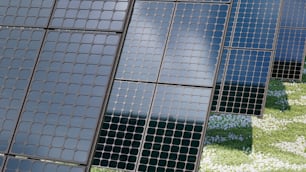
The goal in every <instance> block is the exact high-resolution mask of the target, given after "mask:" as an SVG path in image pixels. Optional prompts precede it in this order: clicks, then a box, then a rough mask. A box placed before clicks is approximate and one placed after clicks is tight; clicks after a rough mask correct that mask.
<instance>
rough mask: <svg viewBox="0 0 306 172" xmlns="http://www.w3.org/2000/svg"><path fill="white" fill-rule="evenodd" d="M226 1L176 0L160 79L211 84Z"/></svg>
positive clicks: (219, 43)
mask: <svg viewBox="0 0 306 172" xmlns="http://www.w3.org/2000/svg"><path fill="white" fill-rule="evenodd" d="M227 12H228V5H218V4H197V3H178V5H177V8H176V11H175V14H174V20H173V24H172V29H171V31H170V32H171V33H170V36H169V42H168V44H167V50H166V55H165V58H164V60H163V63H162V68H161V74H160V78H159V82H163V83H175V84H182V85H197V86H208V87H212V86H213V78H214V75H215V70H216V65H217V61H218V56H219V54H220V49H221V46H222V37H223V33H224V28H225V22H226V17H227Z"/></svg>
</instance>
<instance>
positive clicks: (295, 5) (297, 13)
mask: <svg viewBox="0 0 306 172" xmlns="http://www.w3.org/2000/svg"><path fill="white" fill-rule="evenodd" d="M305 8H306V2H305V1H301V0H283V8H282V14H281V15H282V18H281V22H280V26H281V27H290V28H306V12H305Z"/></svg>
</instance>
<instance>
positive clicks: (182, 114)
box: [138, 85, 211, 171]
mask: <svg viewBox="0 0 306 172" xmlns="http://www.w3.org/2000/svg"><path fill="white" fill-rule="evenodd" d="M210 94H211V89H210V88H196V87H184V86H167V85H158V86H157V92H156V97H155V99H154V102H153V108H152V115H151V117H150V120H149V126H148V128H147V132H146V135H145V141H144V145H143V150H142V153H141V157H140V158H141V159H140V165H139V168H138V171H196V170H197V169H196V161H197V159H198V156H199V153H200V152H201V150H200V147H201V144H202V143H201V140H203V139H202V134H203V130H204V126H205V122H206V114H207V112H208V108H209V99H210Z"/></svg>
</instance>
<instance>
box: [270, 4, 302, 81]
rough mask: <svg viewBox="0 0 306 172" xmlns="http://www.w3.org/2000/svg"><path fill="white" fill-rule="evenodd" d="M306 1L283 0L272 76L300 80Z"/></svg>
mask: <svg viewBox="0 0 306 172" xmlns="http://www.w3.org/2000/svg"><path fill="white" fill-rule="evenodd" d="M305 8H306V2H305V1H299V0H292V1H289V0H284V1H283V8H282V11H281V21H280V29H279V35H278V39H277V49H276V54H275V62H274V66H273V71H272V77H274V78H280V79H284V80H301V79H302V75H303V68H304V67H303V66H304V57H305V55H306V41H305V34H306V22H305V18H306V12H305Z"/></svg>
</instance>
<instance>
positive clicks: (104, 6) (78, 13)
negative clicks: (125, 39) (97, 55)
mask: <svg viewBox="0 0 306 172" xmlns="http://www.w3.org/2000/svg"><path fill="white" fill-rule="evenodd" d="M128 4H129V2H128V0H112V1H107V0H58V1H57V3H56V8H55V12H54V14H53V16H52V19H51V27H55V28H69V29H71V28H74V29H82V30H83V29H86V30H88V29H89V30H107V31H122V29H123V26H124V23H125V19H126V13H127V9H128Z"/></svg>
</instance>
